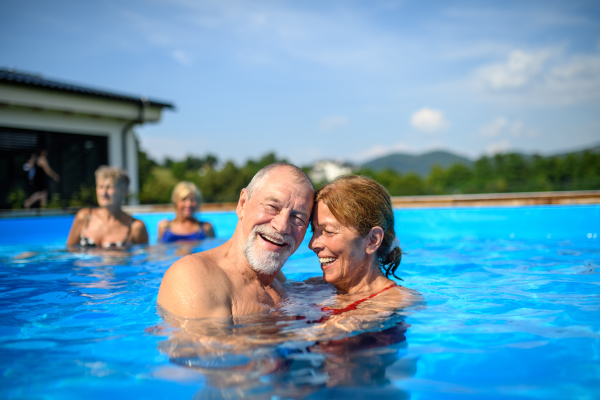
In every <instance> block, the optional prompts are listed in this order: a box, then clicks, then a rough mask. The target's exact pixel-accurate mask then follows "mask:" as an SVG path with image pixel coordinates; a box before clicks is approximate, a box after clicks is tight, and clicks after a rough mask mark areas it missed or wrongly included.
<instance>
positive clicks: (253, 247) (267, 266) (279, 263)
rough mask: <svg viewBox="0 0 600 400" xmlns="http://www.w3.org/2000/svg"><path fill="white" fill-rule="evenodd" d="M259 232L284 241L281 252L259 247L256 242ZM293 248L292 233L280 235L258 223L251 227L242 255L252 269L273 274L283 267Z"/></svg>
mask: <svg viewBox="0 0 600 400" xmlns="http://www.w3.org/2000/svg"><path fill="white" fill-rule="evenodd" d="M259 233H262V234H264V235H266V236H271V237H273V238H276V239H278V240H281V241H284V242H285V243H287V246H286V247H285V249H284V251H283V252H281V253H276V252H274V251H268V250H263V249H260V248H259V247H258V246H257V243H256V241H257V240H258V234H259ZM261 240H262V239H261ZM295 248H296V240H295V239H294V237H293V236H292V235H290V234H283V235H282V234H280V233H278V232H277V231H275V230H274V229H272V228H271V227H269V226H268V225H258V226H255V227H254V229H252V232H251V233H250V236H249V237H248V240H247V241H246V244H244V256H246V260H247V261H248V264H250V267H252V269H253V270H254V271H256V272H258V273H260V274H265V275H274V274H276V273H277V272H278V271H279V270H280V269H281V267H283V264H284V263H285V262H286V261H287V259H288V257H289V256H291V255H292V253H293V252H294V249H295Z"/></svg>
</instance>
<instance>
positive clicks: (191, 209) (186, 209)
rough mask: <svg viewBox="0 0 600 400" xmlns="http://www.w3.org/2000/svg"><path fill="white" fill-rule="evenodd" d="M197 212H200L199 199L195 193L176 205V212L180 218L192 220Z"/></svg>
mask: <svg viewBox="0 0 600 400" xmlns="http://www.w3.org/2000/svg"><path fill="white" fill-rule="evenodd" d="M196 210H198V199H196V196H195V195H194V193H190V194H188V195H187V196H185V197H184V198H183V199H181V200H179V201H177V202H176V203H175V212H176V213H177V215H178V216H180V217H183V218H192V217H193V216H194V213H195V212H196Z"/></svg>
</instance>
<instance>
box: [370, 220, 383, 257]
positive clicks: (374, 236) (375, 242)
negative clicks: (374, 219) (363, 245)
mask: <svg viewBox="0 0 600 400" xmlns="http://www.w3.org/2000/svg"><path fill="white" fill-rule="evenodd" d="M383 235H384V232H383V229H381V227H380V226H374V227H373V228H371V230H370V231H369V233H368V234H367V249H366V251H367V254H375V253H377V250H379V246H381V242H383Z"/></svg>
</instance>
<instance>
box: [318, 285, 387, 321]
mask: <svg viewBox="0 0 600 400" xmlns="http://www.w3.org/2000/svg"><path fill="white" fill-rule="evenodd" d="M396 286H398V284H396V283H395V282H394V284H393V285H392V286H388V287H386V288H385V289H383V290H380V291H379V292H377V293H373V294H372V295H370V296H367V297H365V298H364V299H360V300H357V301H355V302H354V303H352V304H350V305H347V306H346V307H344V308H330V307H321V311H329V312H330V313H331V314H332V315H338V314H342V313H345V312H347V311H352V310H356V308H357V307H358V305H359V304H361V303H364V302H365V301H367V300H369V299H372V298H373V297H375V296H377V295H378V294H381V293H383V292H385V291H386V290H389V289H391V288H393V287H396Z"/></svg>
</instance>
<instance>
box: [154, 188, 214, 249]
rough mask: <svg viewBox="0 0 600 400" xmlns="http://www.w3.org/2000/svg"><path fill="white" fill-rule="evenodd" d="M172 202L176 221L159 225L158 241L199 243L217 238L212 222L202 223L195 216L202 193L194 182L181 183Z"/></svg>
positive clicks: (174, 191) (172, 195)
mask: <svg viewBox="0 0 600 400" xmlns="http://www.w3.org/2000/svg"><path fill="white" fill-rule="evenodd" d="M171 201H172V202H173V205H174V206H175V219H173V220H172V221H167V220H164V221H161V222H160V223H159V224H158V241H159V242H161V243H172V242H178V241H188V242H189V241H198V240H203V239H206V238H212V237H215V232H214V229H213V226H212V224H211V223H210V222H202V221H200V220H198V219H196V217H195V216H194V214H195V213H196V212H197V211H198V210H199V209H200V205H201V203H202V193H200V189H198V187H197V186H196V185H194V184H193V183H192V182H185V181H184V182H179V183H178V184H177V185H176V186H175V188H174V189H173V193H172V194H171Z"/></svg>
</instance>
